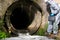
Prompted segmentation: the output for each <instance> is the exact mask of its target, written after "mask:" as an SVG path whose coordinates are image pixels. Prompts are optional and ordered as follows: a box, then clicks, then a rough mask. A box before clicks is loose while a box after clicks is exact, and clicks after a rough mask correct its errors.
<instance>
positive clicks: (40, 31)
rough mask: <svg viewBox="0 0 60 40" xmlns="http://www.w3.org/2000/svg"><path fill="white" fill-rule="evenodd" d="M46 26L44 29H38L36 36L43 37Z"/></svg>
mask: <svg viewBox="0 0 60 40" xmlns="http://www.w3.org/2000/svg"><path fill="white" fill-rule="evenodd" d="M47 27H48V24H46V25H45V28H44V29H43V28H39V30H38V31H37V32H36V35H40V36H45V32H46V30H47Z"/></svg>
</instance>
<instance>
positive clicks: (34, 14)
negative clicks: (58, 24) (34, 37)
mask: <svg viewBox="0 0 60 40" xmlns="http://www.w3.org/2000/svg"><path fill="white" fill-rule="evenodd" d="M5 21H6V24H7V27H8V28H10V27H11V29H12V32H14V31H17V32H20V31H21V30H28V32H29V33H30V34H33V33H35V32H36V31H37V30H38V28H39V27H40V24H41V12H40V11H38V9H37V8H36V7H35V6H34V5H32V4H30V3H27V2H26V3H24V2H21V1H20V2H19V1H17V2H14V3H12V5H10V6H9V7H8V9H7V11H6V13H5Z"/></svg>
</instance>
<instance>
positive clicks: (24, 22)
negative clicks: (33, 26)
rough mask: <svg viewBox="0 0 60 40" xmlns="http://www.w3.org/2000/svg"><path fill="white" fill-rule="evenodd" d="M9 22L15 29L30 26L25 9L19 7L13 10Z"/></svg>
mask: <svg viewBox="0 0 60 40" xmlns="http://www.w3.org/2000/svg"><path fill="white" fill-rule="evenodd" d="M10 21H11V23H12V25H13V27H14V28H16V29H19V30H20V29H27V27H28V26H29V25H30V23H31V22H30V18H29V15H28V13H27V12H26V10H25V9H23V8H21V7H19V8H15V9H14V10H13V11H12V14H11V15H10Z"/></svg>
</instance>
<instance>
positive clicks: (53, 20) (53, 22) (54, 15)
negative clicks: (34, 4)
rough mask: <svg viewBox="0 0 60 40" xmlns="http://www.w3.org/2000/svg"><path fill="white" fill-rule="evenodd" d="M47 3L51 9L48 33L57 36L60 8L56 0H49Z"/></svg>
mask: <svg viewBox="0 0 60 40" xmlns="http://www.w3.org/2000/svg"><path fill="white" fill-rule="evenodd" d="M46 2H47V4H48V5H49V7H50V12H49V17H48V28H47V33H48V34H51V33H52V32H53V34H54V35H56V34H57V33H58V24H59V22H60V8H59V5H58V4H57V3H55V1H54V0H47V1H46ZM47 7H48V6H47ZM47 11H48V10H47Z"/></svg>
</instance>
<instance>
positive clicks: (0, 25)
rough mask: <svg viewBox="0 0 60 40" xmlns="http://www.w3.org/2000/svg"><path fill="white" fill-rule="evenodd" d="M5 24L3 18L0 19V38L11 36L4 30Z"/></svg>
mask: <svg viewBox="0 0 60 40" xmlns="http://www.w3.org/2000/svg"><path fill="white" fill-rule="evenodd" d="M3 25H4V21H3V19H0V39H2V38H6V37H8V36H9V34H7V33H6V32H5V31H4V29H3Z"/></svg>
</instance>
